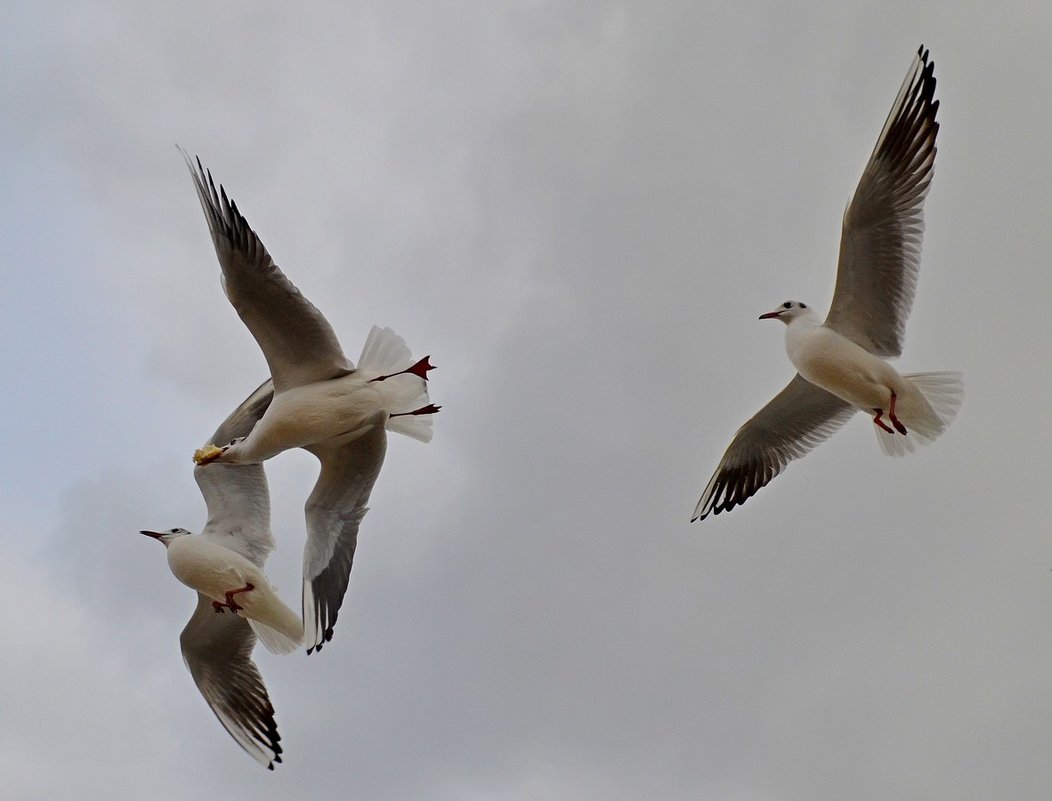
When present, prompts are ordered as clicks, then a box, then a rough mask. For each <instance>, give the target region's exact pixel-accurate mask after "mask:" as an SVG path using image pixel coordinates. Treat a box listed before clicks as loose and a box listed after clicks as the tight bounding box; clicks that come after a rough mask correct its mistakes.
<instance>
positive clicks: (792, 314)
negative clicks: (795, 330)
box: [760, 300, 815, 325]
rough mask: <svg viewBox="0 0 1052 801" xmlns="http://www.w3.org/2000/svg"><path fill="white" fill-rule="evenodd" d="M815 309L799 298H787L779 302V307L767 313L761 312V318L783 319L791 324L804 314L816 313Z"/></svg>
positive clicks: (787, 323)
mask: <svg viewBox="0 0 1052 801" xmlns="http://www.w3.org/2000/svg"><path fill="white" fill-rule="evenodd" d="M814 313H815V310H814V309H812V308H811V307H809V306H808V305H807V304H806V303H801V302H800V301H798V300H787V301H785V302H784V303H781V304H779V306H778V308H777V309H775V310H774V311H769V312H767V313H766V314H761V315H760V319H761V320H781V321H782V322H783V323H785V324H786V325H789V323H791V322H792V321H793V320H795V319H797V318H798V317H803V316H804V315H811V314H814Z"/></svg>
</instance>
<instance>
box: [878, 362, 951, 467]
mask: <svg viewBox="0 0 1052 801" xmlns="http://www.w3.org/2000/svg"><path fill="white" fill-rule="evenodd" d="M903 378H906V379H907V380H909V382H910V383H911V384H913V386H914V387H916V388H917V390H918V391H919V392H920V394H921V395H923V396H924V400H925V401H927V406H928V408H927V409H925V410H924V413H921V414H914V415H910V416H909V418H908V419H907V418H903V422H904V423H905V424H906V428H907V429H908V431H909V433H908V434H906V435H905V436H904V435H902V434H898V433H895V434H889V433H888V432H886V431H883V430H882V429H880V428H879V427H878V426H874V427H873V428H874V430H876V432H877V442H879V443H880V449H881V450H882V451H884V453H885V454H887V455H888V456H905V455H906V454H907V453H912V452H913V451H914V450H916V448H917V446H919V445H927V444H928V443H930V442H934V441H935V440H936V439H938V438H939V436H940V435H941V434H942V433H943V432H944V431H945V430H946V429H947V428H948V427H949V425H950V423H952V422H953V419H954V417H956V416H957V410H958V409H960V408H961V402H962V401H963V400H964V382H963V380H962V376H961V374H960V373H959V372H955V371H951V372H940V373H907V374H905V375H904V376H903ZM899 416H900V417H903V416H902V415H901V414H900V415H899Z"/></svg>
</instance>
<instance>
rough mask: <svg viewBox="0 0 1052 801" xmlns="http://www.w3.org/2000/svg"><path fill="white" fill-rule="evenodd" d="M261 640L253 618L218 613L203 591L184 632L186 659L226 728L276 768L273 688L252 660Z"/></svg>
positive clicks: (278, 749) (277, 749)
mask: <svg viewBox="0 0 1052 801" xmlns="http://www.w3.org/2000/svg"><path fill="white" fill-rule="evenodd" d="M255 644H256V635H255V634H253V633H252V629H251V628H250V627H249V624H248V621H247V620H245V619H243V618H240V617H238V616H237V615H233V614H229V615H228V614H221V615H219V614H216V612H215V610H214V609H213V608H212V602H211V601H210V600H209V599H208V598H206V597H205V596H204V595H201V594H200V593H198V595H197V608H196V609H195V610H194V614H193V615H192V616H191V618H190V622H189V623H187V624H186V628H184V629H183V633H182V634H180V635H179V645H180V646H181V647H182V651H183V661H184V662H186V666H187V668H189V670H190V675H191V676H193V678H194V683H195V684H196V685H197V689H198V690H200V691H201V695H203V696H204V699H205V701H207V702H208V705H209V706H210V707H211V708H212V711H213V712H215V715H216V717H217V718H219V722H220V723H222V724H223V728H225V729H226V730H227V731H228V732H230V736H231V737H233V738H234V739H235V740H237V743H238V745H240V746H241V747H242V748H244V749H245V750H246V751H247V752H248V753H249V754H250V755H251V756H252V757H253V759H255V760H256V761H258V762H259V763H260V764H262V765H266V766H267V767H268V768H269V769H270V770H274V763H275V762H281V735H279V734H278V727H277V724H276V723H275V722H274V707H273V705H272V704H271V703H270V697H269V696H268V695H267V688H266V687H265V686H264V685H263V678H262V676H260V675H259V670H258V669H257V668H256V665H255V663H253V661H252V648H253V647H254V646H255Z"/></svg>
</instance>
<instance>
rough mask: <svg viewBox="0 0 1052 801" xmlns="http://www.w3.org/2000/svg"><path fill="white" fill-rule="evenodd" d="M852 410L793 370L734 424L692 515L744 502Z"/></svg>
mask: <svg viewBox="0 0 1052 801" xmlns="http://www.w3.org/2000/svg"><path fill="white" fill-rule="evenodd" d="M856 411H857V410H856V409H855V407H854V406H852V405H850V404H849V403H846V402H845V401H842V400H840V398H838V397H836V395H833V394H831V393H829V392H826V391H825V390H824V389H821V388H820V387H816V386H815V385H814V384H812V383H811V382H810V381H807V380H806V379H804V378H803V377H801V376H800V375H797V376H796V377H794V378H793V380H792V381H790V382H789V384H788V386H786V388H785V389H783V390H782V391H781V392H779V393H778V394H777V395H775V396H774V398H773V399H772V400H771V401H770V403H768V404H767V405H766V406H764V407H763V408H762V409H760V411H758V412H757V413H756V414H755V415H754V416H753V417H752V418H751V419H750V420H749V421H748V422H747V423H745V425H743V426H742V427H741V428H739V429H738V432H737V433H736V434H735V435H734V439H733V440H731V444H730V447H728V448H727V452H726V453H725V454H723V459H721V460H720V465H719V467H717V468H716V472H715V473H713V475H712V478H711V479H710V480H709V483H708V485H707V486H706V487H705V491H704V492H703V493H702V495H701V500H700V501H698V505H697V506H696V507H695V509H694V515H693V517H692V518H691V520H692V521H694V520H699V519H701V520H704V519H705V518H706V517H707V516H708V515H709V514H710V513H712V514H719V513H720V512H729V511H730V510H731V509H733V508H734V507H735V506H738V505H740V504H743V503H745V501H747V500H748V499H749V498H751V497H752V496H753V495H755V494H756V493H757V492H758V491H759V490H760V488H761V487H764V486H766V485H767V483H768V482H770V480H771V479H772V478H774V477H775V476H776V475H778V474H779V473H780V472H782V470H783V469H784V468H785V466H786V465H787V464H789V462H791V461H793V460H794V459H799V458H800V457H801V456H803V455H804V454H806V453H807V452H808V451H810V450H811V449H812V448H814V447H815V446H816V445H818V444H819V443H821V442H823V441H824V440H826V439H827V438H829V437H830V436H831V435H832V434H833V433H834V432H836V430H837V429H839V428H840V427H841V426H842V425H844V423H846V422H847V421H848V420H849V419H851V416H852V415H853V414H854V413H855V412H856Z"/></svg>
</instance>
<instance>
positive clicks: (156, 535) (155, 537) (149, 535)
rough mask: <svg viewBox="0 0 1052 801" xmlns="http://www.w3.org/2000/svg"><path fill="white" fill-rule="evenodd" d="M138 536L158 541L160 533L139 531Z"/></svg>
mask: <svg viewBox="0 0 1052 801" xmlns="http://www.w3.org/2000/svg"><path fill="white" fill-rule="evenodd" d="M139 533H140V534H145V535H146V536H147V537H153V538H154V539H155V540H157V539H160V538H161V536H162V533H161V532H160V531H140V532H139Z"/></svg>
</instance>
